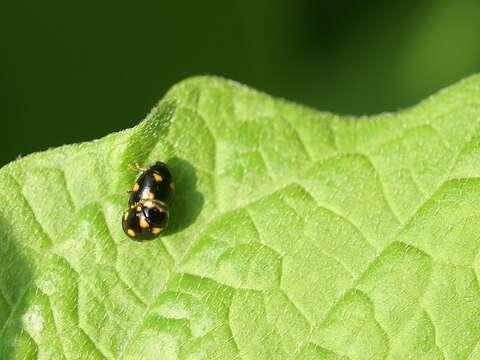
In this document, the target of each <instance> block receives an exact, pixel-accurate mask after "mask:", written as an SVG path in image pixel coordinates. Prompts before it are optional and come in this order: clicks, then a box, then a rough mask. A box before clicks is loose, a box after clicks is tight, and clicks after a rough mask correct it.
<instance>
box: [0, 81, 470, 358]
mask: <svg viewBox="0 0 480 360" xmlns="http://www.w3.org/2000/svg"><path fill="white" fill-rule="evenodd" d="M345 96H348V94H345ZM65 123H66V126H68V119H67V118H66V119H65ZM479 129H480V76H474V77H471V78H468V79H466V80H464V81H463V82H461V83H459V84H457V85H455V86H453V87H451V88H449V89H447V90H444V91H442V92H440V93H439V94H437V95H435V96H433V97H432V98H430V99H428V100H426V101H424V102H423V103H421V104H420V105H418V106H416V107H414V108H412V109H409V110H406V111H402V112H399V113H398V114H381V115H378V116H374V117H370V118H358V119H352V118H347V117H343V118H342V117H339V116H335V115H332V114H328V113H321V112H317V111H313V110H311V109H308V108H305V107H302V106H299V105H294V104H291V103H288V102H285V101H282V100H278V99H273V98H271V97H269V96H267V95H264V94H261V93H258V92H255V91H252V90H250V89H248V88H246V87H243V86H240V85H238V84H235V83H232V82H228V81H225V80H221V79H216V78H208V77H206V78H194V79H189V80H186V81H184V82H182V83H180V84H179V85H177V86H175V87H174V88H173V89H172V90H171V91H170V92H169V93H168V94H167V95H166V96H165V98H164V99H163V100H162V101H161V102H160V104H159V105H158V106H157V107H156V108H155V109H153V111H152V112H151V113H150V114H149V115H148V116H147V118H146V119H145V120H144V121H143V122H142V123H140V125H138V126H137V127H135V128H133V129H129V130H126V131H124V132H120V133H117V134H112V135H110V136H107V137H105V138H103V139H101V140H98V141H94V142H91V143H85V144H79V145H73V146H65V147H61V148H58V149H54V150H50V151H46V152H43V153H38V154H33V155H31V156H28V157H26V158H24V159H20V160H18V161H15V162H14V163H11V164H9V165H7V166H6V167H4V168H3V169H2V170H0V200H1V204H2V206H1V208H0V239H1V246H0V256H1V259H2V260H1V265H0V294H1V296H0V355H1V356H0V357H1V358H30V357H35V356H37V357H38V358H41V359H57V358H67V359H71V358H83V359H86V358H88V359H97V358H99V359H100V358H109V359H123V358H125V359H158V358H161V359H235V358H241V359H383V358H389V359H420V358H422V359H441V358H446V359H466V358H471V359H476V358H478V357H479V356H480V345H479V340H480V291H479V282H478V272H479V271H480V257H479V256H477V255H478V252H479V247H480V236H479V231H478V228H479V227H480V205H479V204H480V180H479V178H480V130H479ZM156 160H162V161H166V162H167V163H168V164H169V166H170V167H171V170H172V173H173V175H174V177H175V179H176V184H177V192H176V197H175V199H174V201H173V203H172V204H171V224H170V226H169V230H168V233H167V234H166V236H163V237H161V238H160V239H157V240H156V241H153V242H151V243H137V242H133V241H131V240H129V239H128V238H127V237H126V236H125V235H124V234H123V232H122V229H121V226H120V220H121V214H122V211H123V210H124V208H126V206H127V200H128V198H127V196H126V193H125V192H126V191H127V190H128V189H130V187H131V185H132V184H133V181H134V179H135V178H136V176H137V175H138V174H137V173H136V172H135V171H132V170H131V167H132V165H133V164H135V163H139V164H143V165H146V166H148V165H149V164H151V163H153V162H154V161H156Z"/></svg>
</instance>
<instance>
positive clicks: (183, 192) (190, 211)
mask: <svg viewBox="0 0 480 360" xmlns="http://www.w3.org/2000/svg"><path fill="white" fill-rule="evenodd" d="M167 165H168V167H169V169H170V171H171V172H172V176H173V179H174V181H175V195H174V198H173V200H172V201H171V203H170V223H169V225H168V228H167V230H166V231H165V235H172V234H175V233H176V232H178V231H181V230H183V229H185V228H187V227H188V226H190V225H191V224H193V223H194V222H195V220H196V219H197V217H198V215H199V214H200V211H202V208H203V201H204V200H203V195H202V194H201V193H200V192H198V191H197V172H196V170H195V168H194V167H193V166H192V165H191V164H190V163H189V162H188V161H186V160H183V159H180V158H177V157H173V158H171V159H170V160H169V161H167Z"/></svg>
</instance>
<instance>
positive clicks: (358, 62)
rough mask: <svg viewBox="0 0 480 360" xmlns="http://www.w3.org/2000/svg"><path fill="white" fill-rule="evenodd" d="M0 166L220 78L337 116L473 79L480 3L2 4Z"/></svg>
mask: <svg viewBox="0 0 480 360" xmlns="http://www.w3.org/2000/svg"><path fill="white" fill-rule="evenodd" d="M1 12H2V15H1V19H0V20H1V21H0V22H1V25H0V30H1V34H2V37H3V39H1V44H0V48H1V55H2V56H1V58H0V69H1V70H0V71H1V88H0V99H1V103H0V109H1V110H0V121H1V124H2V143H1V147H0V165H3V164H5V163H7V162H9V161H11V160H14V159H15V158H16V157H17V156H18V155H20V154H21V155H25V154H28V153H30V152H33V151H39V150H44V149H46V148H48V147H53V146H58V145H62V144H67V143H73V142H79V141H86V140H92V139H95V138H99V137H101V136H103V135H106V134H108V133H111V132H114V131H117V130H121V129H125V128H127V127H131V126H133V125H135V124H137V123H138V122H139V121H140V120H141V119H142V118H143V117H144V115H145V114H146V113H147V112H148V111H149V110H150V108H151V107H152V106H153V105H154V104H155V103H156V102H157V100H159V99H160V98H161V97H162V96H163V94H164V93H165V91H166V90H167V89H168V88H169V87H170V86H171V85H173V84H175V83H176V82H178V81H179V80H181V79H183V78H186V77H189V76H192V75H199V74H213V75H220V76H224V77H227V78H230V79H234V80H237V81H240V82H242V83H245V84H247V85H250V86H252V87H255V88H257V89H260V90H263V91H266V92H268V93H270V94H272V95H276V96H280V97H284V98H287V99H289V100H294V101H298V102H301V103H304V104H308V105H311V106H314V107H316V108H318V109H321V110H329V111H333V112H337V113H342V114H372V113H378V112H382V111H394V110H397V109H401V108H404V107H407V106H411V105H413V104H415V103H416V102H418V101H419V100H421V99H422V98H424V97H425V96H427V95H429V94H431V93H433V92H435V91H436V90H438V89H440V88H442V87H444V86H447V85H449V84H451V83H453V82H455V81H457V80H459V79H461V78H463V77H465V76H468V75H470V74H473V73H475V72H479V71H480V1H478V0H436V1H433V0H426V1H411V0H406V1H403V2H380V1H370V0H365V1H353V0H349V1H347V0H345V1H315V0H291V1H286V0H276V1H274V0H272V1H253V0H234V1H168V2H167V1H140V2H130V3H128V4H127V3H123V2H113V1H88V0H87V1H60V0H53V1H49V0H47V1H33V0H31V1H15V2H13V1H12V2H8V3H4V4H3V6H2V10H1Z"/></svg>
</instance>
